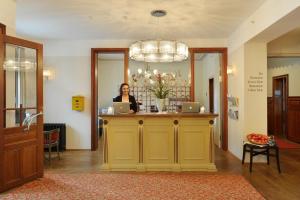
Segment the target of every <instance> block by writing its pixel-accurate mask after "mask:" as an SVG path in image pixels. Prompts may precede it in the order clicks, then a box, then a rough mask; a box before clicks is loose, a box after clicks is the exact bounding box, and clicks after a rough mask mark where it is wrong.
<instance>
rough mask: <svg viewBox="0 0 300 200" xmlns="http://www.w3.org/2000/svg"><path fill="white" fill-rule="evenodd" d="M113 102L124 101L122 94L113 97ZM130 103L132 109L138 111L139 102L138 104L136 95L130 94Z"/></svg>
mask: <svg viewBox="0 0 300 200" xmlns="http://www.w3.org/2000/svg"><path fill="white" fill-rule="evenodd" d="M113 102H122V96H121V95H120V96H117V97H115V98H113ZM129 103H130V110H133V111H134V112H137V104H136V101H135V98H134V96H131V95H129Z"/></svg>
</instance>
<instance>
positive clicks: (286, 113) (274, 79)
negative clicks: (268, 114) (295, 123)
mask: <svg viewBox="0 0 300 200" xmlns="http://www.w3.org/2000/svg"><path fill="white" fill-rule="evenodd" d="M278 79H285V80H286V84H285V95H284V96H285V100H284V102H285V105H284V106H285V109H286V112H285V115H284V118H285V130H284V131H285V132H284V133H283V135H284V136H285V137H287V136H288V121H287V119H288V98H289V75H288V74H284V75H280V76H273V77H272V100H273V121H274V119H275V112H274V111H275V95H274V94H275V87H274V85H275V81H276V80H278ZM273 134H274V123H273Z"/></svg>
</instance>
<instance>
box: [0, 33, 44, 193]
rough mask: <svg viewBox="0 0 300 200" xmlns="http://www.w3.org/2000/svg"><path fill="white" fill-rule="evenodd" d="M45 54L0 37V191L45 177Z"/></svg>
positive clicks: (28, 44)
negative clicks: (43, 66)
mask: <svg viewBox="0 0 300 200" xmlns="http://www.w3.org/2000/svg"><path fill="white" fill-rule="evenodd" d="M42 55H43V46H42V45H41V44H37V43H34V42H30V41H26V40H22V39H18V38H14V37H9V36H6V35H4V34H0V111H1V113H0V192H2V191H5V190H8V189H10V188H13V187H16V186H19V185H21V184H24V183H26V182H28V181H31V180H34V179H36V178H38V177H42V176H43V116H42V112H43V69H42V64H43V60H42ZM37 113H40V115H36V116H35V114H37ZM30 121H31V122H32V123H30ZM29 125H31V126H29Z"/></svg>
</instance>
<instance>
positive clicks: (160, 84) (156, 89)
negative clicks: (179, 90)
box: [149, 74, 171, 112]
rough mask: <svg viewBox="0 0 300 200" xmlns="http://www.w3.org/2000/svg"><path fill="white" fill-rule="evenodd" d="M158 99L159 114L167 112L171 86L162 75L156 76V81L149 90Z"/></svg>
mask: <svg viewBox="0 0 300 200" xmlns="http://www.w3.org/2000/svg"><path fill="white" fill-rule="evenodd" d="M149 90H150V91H151V92H152V93H153V94H154V96H155V97H156V98H157V99H156V107H157V109H158V112H162V111H166V102H167V98H168V96H169V94H170V92H171V89H170V88H169V85H168V83H167V81H166V80H164V76H163V75H162V74H157V75H155V81H154V84H153V86H152V87H150V89H149Z"/></svg>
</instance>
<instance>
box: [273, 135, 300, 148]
mask: <svg viewBox="0 0 300 200" xmlns="http://www.w3.org/2000/svg"><path fill="white" fill-rule="evenodd" d="M275 141H276V144H277V146H278V147H279V149H300V144H297V143H294V142H291V141H289V140H287V139H282V138H279V137H275Z"/></svg>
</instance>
